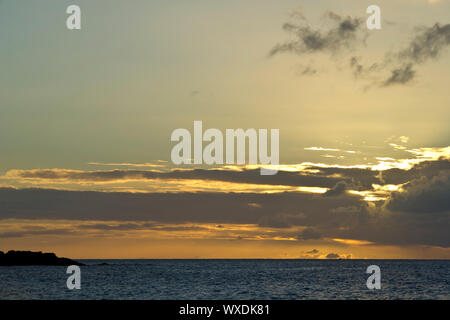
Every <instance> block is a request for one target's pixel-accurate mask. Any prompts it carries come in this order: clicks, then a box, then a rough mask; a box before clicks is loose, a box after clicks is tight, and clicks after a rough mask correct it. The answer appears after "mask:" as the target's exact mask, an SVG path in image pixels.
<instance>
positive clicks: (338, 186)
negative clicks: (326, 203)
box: [323, 181, 347, 197]
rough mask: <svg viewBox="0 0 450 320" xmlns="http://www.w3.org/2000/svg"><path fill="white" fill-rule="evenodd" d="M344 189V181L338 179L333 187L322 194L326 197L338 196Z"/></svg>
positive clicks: (345, 186) (345, 187) (345, 185)
mask: <svg viewBox="0 0 450 320" xmlns="http://www.w3.org/2000/svg"><path fill="white" fill-rule="evenodd" d="M346 190H347V184H346V183H345V181H339V182H338V183H336V185H335V186H334V187H333V188H331V189H330V190H328V191H327V192H325V193H324V194H323V195H324V196H326V197H333V196H340V195H341V194H344V193H345V191H346Z"/></svg>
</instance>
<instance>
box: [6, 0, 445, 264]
mask: <svg viewBox="0 0 450 320" xmlns="http://www.w3.org/2000/svg"><path fill="white" fill-rule="evenodd" d="M72 4H76V5H79V6H80V8H81V12H82V14H81V17H82V18H81V21H82V22H81V24H82V28H81V30H68V29H67V28H66V19H67V17H68V15H67V14H66V8H67V7H68V6H69V5H72ZM372 4H375V3H374V2H373V1H356V0H342V1H331V0H329V1H326V0H318V1H299V0H297V1H291V0H282V1H268V0H263V1H261V0H250V1H244V2H243V1H237V0H231V1H221V2H219V1H207V0H195V1H179V0H177V1H159V0H151V1H144V0H135V1H132V2H126V1H119V0H108V1H106V0H97V1H87V0H86V1H81V0H71V1H69V0H67V1H66V0H64V1H59V0H58V1H56V0H40V1H37V0H30V1H13V0H1V1H0V41H1V43H2V50H0V70H1V72H0V114H1V117H0V239H1V241H0V250H2V251H7V250H11V249H16V250H42V251H51V252H56V253H57V254H58V255H62V256H68V257H71V258H311V259H313V258H319V259H322V258H323V259H326V258H353V259H354V258H398V259H403V258H410V259H422V258H423V259H449V258H450V234H449V233H448V230H449V228H450V200H449V199H450V197H449V191H448V190H449V186H450V182H449V177H450V144H449V136H450V131H449V127H448V119H449V118H450V117H449V105H450V95H449V94H448V83H449V80H450V79H449V74H448V70H450V52H449V46H450V24H449V23H450V21H449V20H450V1H448V0H440V1H438V0H433V1H429V0H389V1H377V2H376V4H377V5H378V6H379V7H380V8H381V25H382V28H381V30H368V29H367V27H366V19H367V17H368V14H366V8H367V7H368V6H369V5H372ZM195 120H201V121H203V126H204V127H205V128H218V129H220V130H223V131H225V129H227V128H233V129H236V128H244V129H247V128H267V129H279V130H280V165H279V167H278V174H276V175H273V176H261V175H260V174H259V168H258V166H252V165H243V166H237V165H212V166H208V165H197V166H195V165H174V164H173V163H172V162H171V158H170V154H171V149H172V148H173V146H174V144H173V143H172V142H171V141H170V136H171V133H172V132H173V131H174V130H175V129H177V128H187V129H188V130H190V131H192V130H193V122H194V121H195Z"/></svg>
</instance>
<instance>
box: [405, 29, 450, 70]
mask: <svg viewBox="0 0 450 320" xmlns="http://www.w3.org/2000/svg"><path fill="white" fill-rule="evenodd" d="M449 45H450V24H446V25H444V26H441V25H440V24H439V23H436V24H435V25H433V26H432V27H429V28H426V27H422V28H421V30H420V31H419V33H418V34H417V35H416V36H415V37H414V38H413V39H412V40H411V42H410V44H409V45H408V47H407V48H405V49H403V50H401V51H400V52H399V53H398V58H399V59H400V60H405V59H406V60H410V61H412V62H414V63H424V62H426V61H427V60H429V59H436V58H438V57H439V56H440V55H441V54H442V52H443V51H444V50H445V49H446V48H447V47H448V46H449Z"/></svg>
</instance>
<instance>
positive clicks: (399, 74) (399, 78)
mask: <svg viewBox="0 0 450 320" xmlns="http://www.w3.org/2000/svg"><path fill="white" fill-rule="evenodd" d="M412 67H413V64H412V63H408V64H406V65H404V66H401V67H400V68H398V69H394V70H392V71H391V72H392V74H391V76H390V77H389V78H388V79H387V80H386V81H385V82H384V83H383V86H385V87H387V86H390V85H393V84H406V83H408V82H410V81H411V80H412V79H414V76H415V74H416V72H415V71H414V70H413V69H412Z"/></svg>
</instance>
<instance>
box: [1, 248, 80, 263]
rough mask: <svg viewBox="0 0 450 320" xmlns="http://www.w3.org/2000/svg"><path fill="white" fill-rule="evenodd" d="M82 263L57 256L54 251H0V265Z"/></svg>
mask: <svg viewBox="0 0 450 320" xmlns="http://www.w3.org/2000/svg"><path fill="white" fill-rule="evenodd" d="M70 265H77V266H82V265H83V264H82V263H80V262H77V261H75V260H72V259H68V258H59V257H57V256H56V255H55V254H54V253H51V252H48V253H43V252H41V251H38V252H33V251H14V250H10V251H8V252H7V253H3V252H2V251H0V266H70Z"/></svg>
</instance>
